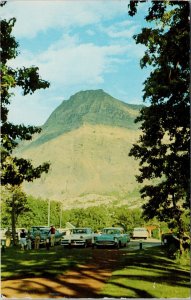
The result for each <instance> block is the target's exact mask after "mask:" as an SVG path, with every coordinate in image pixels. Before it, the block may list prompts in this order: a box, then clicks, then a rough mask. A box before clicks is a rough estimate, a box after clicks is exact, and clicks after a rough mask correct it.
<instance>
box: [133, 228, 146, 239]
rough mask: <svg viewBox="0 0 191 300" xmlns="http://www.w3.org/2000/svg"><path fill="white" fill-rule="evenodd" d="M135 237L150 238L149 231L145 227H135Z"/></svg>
mask: <svg viewBox="0 0 191 300" xmlns="http://www.w3.org/2000/svg"><path fill="white" fill-rule="evenodd" d="M132 238H133V239H145V240H146V239H147V238H148V231H147V229H146V228H144V227H136V228H134V229H133V233H132Z"/></svg>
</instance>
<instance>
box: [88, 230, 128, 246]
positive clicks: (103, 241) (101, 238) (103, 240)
mask: <svg viewBox="0 0 191 300" xmlns="http://www.w3.org/2000/svg"><path fill="white" fill-rule="evenodd" d="M128 242H130V237H129V235H128V234H127V233H124V229H123V228H121V227H108V228H104V229H103V230H102V233H101V234H97V235H95V236H94V242H93V247H101V246H102V247H103V246H112V247H116V248H120V247H126V246H127V243H128Z"/></svg>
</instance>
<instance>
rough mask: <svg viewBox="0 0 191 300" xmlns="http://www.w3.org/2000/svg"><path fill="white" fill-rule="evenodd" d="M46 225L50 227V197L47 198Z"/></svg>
mask: <svg viewBox="0 0 191 300" xmlns="http://www.w3.org/2000/svg"><path fill="white" fill-rule="evenodd" d="M48 226H49V227H50V199H49V200H48Z"/></svg>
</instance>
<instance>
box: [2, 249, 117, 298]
mask: <svg viewBox="0 0 191 300" xmlns="http://www.w3.org/2000/svg"><path fill="white" fill-rule="evenodd" d="M54 250H55V251H53V250H51V251H46V250H45V249H40V250H39V251H34V250H33V251H30V252H21V251H20V250H17V249H16V250H14V249H8V250H7V251H6V253H4V254H3V256H2V279H3V294H4V295H5V296H6V297H10V296H11V295H16V296H17V295H20V297H21V295H22V298H25V297H33V296H35V297H36V295H37V294H38V297H44V296H45V295H46V296H47V298H49V297H50V298H52V297H53V298H54V297H68V296H70V297H77V298H78V297H79V298H81V297H88V298H89V297H92V298H98V297H99V293H98V290H99V289H100V286H101V285H103V284H104V283H105V282H106V280H107V279H108V274H110V275H111V268H113V266H114V265H117V261H118V251H117V250H114V251H109V250H107V249H106V250H105V251H103V252H100V251H99V250H98V251H97V250H92V249H63V247H57V249H56V248H55V249H54ZM100 254H101V255H100ZM98 258H99V261H97V259H98ZM94 259H95V260H96V263H95V261H94ZM67 270H70V271H71V270H72V271H71V272H72V273H71V272H70V273H67V274H65V273H66V271H67Z"/></svg>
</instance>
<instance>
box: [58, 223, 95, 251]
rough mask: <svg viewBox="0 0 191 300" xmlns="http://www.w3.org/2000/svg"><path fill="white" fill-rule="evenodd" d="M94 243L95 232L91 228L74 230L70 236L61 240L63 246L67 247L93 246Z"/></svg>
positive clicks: (65, 236)
mask: <svg viewBox="0 0 191 300" xmlns="http://www.w3.org/2000/svg"><path fill="white" fill-rule="evenodd" d="M92 241H93V232H92V229H91V228H86V227H84V228H74V229H71V230H70V234H68V235H67V234H66V235H64V236H63V237H62V239H61V245H62V246H65V247H67V246H68V247H75V246H83V247H84V248H85V247H87V246H91V245H92Z"/></svg>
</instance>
